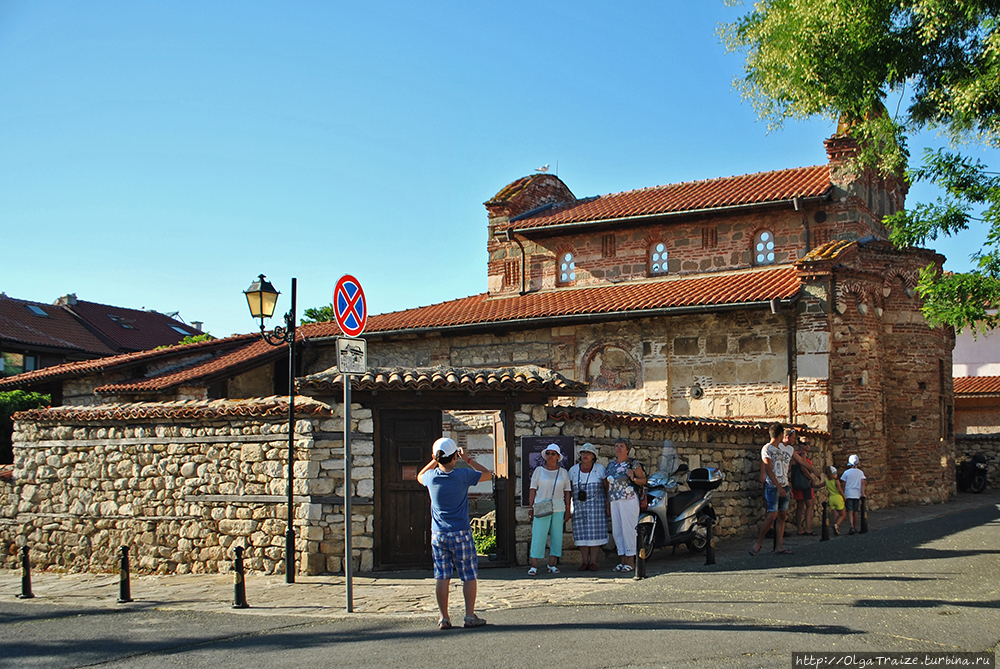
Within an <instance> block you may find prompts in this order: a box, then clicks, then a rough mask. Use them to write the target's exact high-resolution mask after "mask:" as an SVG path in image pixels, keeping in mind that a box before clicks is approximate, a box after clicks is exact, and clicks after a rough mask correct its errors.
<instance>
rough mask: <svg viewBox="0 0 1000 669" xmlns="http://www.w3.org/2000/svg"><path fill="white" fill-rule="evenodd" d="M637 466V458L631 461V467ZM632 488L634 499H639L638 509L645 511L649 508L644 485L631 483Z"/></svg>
mask: <svg viewBox="0 0 1000 669" xmlns="http://www.w3.org/2000/svg"><path fill="white" fill-rule="evenodd" d="M637 466H639V461H638V460H633V461H632V469H635V468H636V467H637ZM632 489H633V490H635V496H636V499H638V500H639V511H646V510H647V509H649V499H648V498H647V497H646V486H642V485H639V484H638V483H632Z"/></svg>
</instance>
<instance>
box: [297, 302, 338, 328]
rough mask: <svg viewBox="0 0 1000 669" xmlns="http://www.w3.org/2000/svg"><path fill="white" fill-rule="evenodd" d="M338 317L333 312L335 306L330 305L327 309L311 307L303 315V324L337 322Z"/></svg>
mask: <svg viewBox="0 0 1000 669" xmlns="http://www.w3.org/2000/svg"><path fill="white" fill-rule="evenodd" d="M336 318H337V317H336V315H335V314H334V311H333V305H332V304H328V305H326V306H325V307H318V308H316V307H311V308H309V309H306V310H305V311H304V312H303V314H302V320H301V322H302V323H326V322H327V321H333V320H336Z"/></svg>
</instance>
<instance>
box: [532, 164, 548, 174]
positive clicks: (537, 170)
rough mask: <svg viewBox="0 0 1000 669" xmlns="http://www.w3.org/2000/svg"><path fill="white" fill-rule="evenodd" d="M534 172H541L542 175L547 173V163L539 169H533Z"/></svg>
mask: <svg viewBox="0 0 1000 669" xmlns="http://www.w3.org/2000/svg"><path fill="white" fill-rule="evenodd" d="M535 171H536V172H541V173H542V174H545V173H546V172H548V171H549V164H548V163H545V164H544V165H542V166H541V167H536V168H535Z"/></svg>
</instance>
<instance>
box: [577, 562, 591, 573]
mask: <svg viewBox="0 0 1000 669" xmlns="http://www.w3.org/2000/svg"><path fill="white" fill-rule="evenodd" d="M588 569H590V565H588V564H587V563H586V562H584V563H583V564H581V565H580V566H579V568H577V571H587V570H588Z"/></svg>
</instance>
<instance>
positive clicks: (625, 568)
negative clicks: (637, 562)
mask: <svg viewBox="0 0 1000 669" xmlns="http://www.w3.org/2000/svg"><path fill="white" fill-rule="evenodd" d="M629 571H632V565H629V564H623V565H622V572H623V573H624V572H629Z"/></svg>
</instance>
